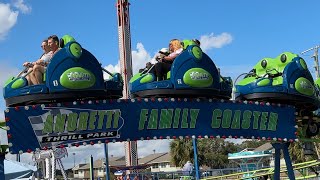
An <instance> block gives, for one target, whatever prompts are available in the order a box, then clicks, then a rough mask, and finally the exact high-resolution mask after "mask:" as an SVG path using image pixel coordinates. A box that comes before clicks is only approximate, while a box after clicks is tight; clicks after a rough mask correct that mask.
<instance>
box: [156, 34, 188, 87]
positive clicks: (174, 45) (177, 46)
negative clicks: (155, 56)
mask: <svg viewBox="0 0 320 180" xmlns="http://www.w3.org/2000/svg"><path fill="white" fill-rule="evenodd" d="M169 51H170V54H169V55H168V56H165V57H163V58H162V59H159V62H158V63H157V64H155V74H156V76H157V80H158V81H162V80H164V79H165V75H166V74H167V72H169V71H170V69H171V65H172V63H173V61H174V59H175V58H176V57H177V56H178V55H179V54H180V53H181V52H182V51H183V48H182V46H181V42H180V41H179V40H178V39H172V40H171V41H170V43H169Z"/></svg>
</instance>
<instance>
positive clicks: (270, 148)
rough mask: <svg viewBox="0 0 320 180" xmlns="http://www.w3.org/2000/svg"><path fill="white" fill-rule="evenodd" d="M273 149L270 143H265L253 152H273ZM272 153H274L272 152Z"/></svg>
mask: <svg viewBox="0 0 320 180" xmlns="http://www.w3.org/2000/svg"><path fill="white" fill-rule="evenodd" d="M273 149H274V148H273V147H272V145H271V143H265V144H262V145H261V146H259V147H257V148H256V149H254V150H253V151H255V152H257V151H269V150H273ZM272 152H274V151H272Z"/></svg>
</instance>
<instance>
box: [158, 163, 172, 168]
mask: <svg viewBox="0 0 320 180" xmlns="http://www.w3.org/2000/svg"><path fill="white" fill-rule="evenodd" d="M168 165H169V163H167V162H165V163H160V165H159V167H160V168H166V167H167V166H168ZM169 167H170V166H169Z"/></svg>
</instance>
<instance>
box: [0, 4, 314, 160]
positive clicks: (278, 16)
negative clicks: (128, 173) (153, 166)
mask: <svg viewBox="0 0 320 180" xmlns="http://www.w3.org/2000/svg"><path fill="white" fill-rule="evenodd" d="M130 3H131V6H130V18H131V35H132V40H131V41H132V55H133V56H132V57H133V69H134V71H136V70H137V69H139V68H141V67H143V66H144V64H145V62H147V61H150V60H151V59H152V58H153V57H154V55H155V53H156V52H157V51H158V50H159V49H161V48H162V47H166V46H167V45H168V42H169V40H170V39H172V38H178V39H191V38H197V39H199V40H200V41H201V43H202V46H201V47H202V49H203V50H205V52H206V53H207V54H208V55H209V56H210V57H211V58H212V59H213V60H214V62H215V63H216V65H217V66H218V67H220V68H221V73H222V74H223V75H226V76H231V77H233V78H235V77H236V76H237V75H239V74H241V73H243V72H247V71H248V70H250V69H251V68H252V67H253V66H254V64H255V63H256V62H257V61H258V60H260V59H262V58H264V57H276V56H277V55H279V54H280V53H281V52H284V51H291V52H294V53H300V52H302V51H303V50H305V49H308V48H310V47H313V46H316V45H318V44H319V36H320V33H319V32H320V31H319V23H318V17H319V15H318V9H319V7H320V1H318V0H309V1H303V0H281V1H279V0H268V1H261V0H260V1H258V0H242V1H235V0H199V1H191V0H161V1H157V0H152V1H142V0H140V1H139V0H130ZM115 4H116V1H115V0H108V1H85V0H79V1H71V0H55V1H47V0H41V1H36V0H0V68H1V71H0V85H2V86H3V84H4V81H5V80H6V79H7V78H8V77H9V76H11V75H15V74H17V73H18V72H19V70H22V63H23V62H25V61H32V60H36V59H37V58H38V57H39V56H40V55H41V54H42V52H41V49H40V44H41V41H42V40H43V39H45V38H47V37H48V36H49V35H52V34H56V35H58V36H59V37H61V36H63V35H64V34H70V35H73V36H74V37H75V38H76V40H77V41H78V42H79V43H80V44H81V45H82V46H83V47H84V48H86V49H87V50H89V51H90V52H92V53H93V54H94V55H95V56H96V57H97V59H99V60H100V61H101V62H102V64H103V65H104V66H106V67H108V68H109V69H111V70H118V69H119V65H118V59H119V53H118V52H119V51H118V32H117V31H118V30H117V16H116V8H115ZM310 55H312V53H311V52H310V53H309V54H308V55H305V56H303V57H304V58H305V59H306V61H307V62H308V64H309V68H310V67H311V66H312V63H313V61H312V59H311V58H310ZM312 72H313V71H312ZM1 92H2V91H1ZM0 108H1V109H4V108H5V105H4V101H3V100H0ZM0 118H1V119H3V113H1V115H0ZM2 135H3V133H2ZM2 142H3V141H2ZM150 144H152V143H150ZM157 144H158V146H156V148H157V149H156V151H157V152H161V151H166V150H168V142H166V141H158V142H157ZM122 147H123V145H122V144H120V143H116V144H114V145H110V151H111V154H114V155H118V154H117V153H119V151H118V150H117V149H119V148H122ZM139 147H141V149H142V150H141V151H140V152H141V153H140V152H139V155H145V154H148V153H149V152H150V153H151V152H152V150H153V149H155V148H154V147H155V146H154V147H150V145H148V143H145V142H142V143H139ZM90 148H91V149H92V152H94V151H95V149H96V148H101V147H90ZM90 148H86V147H83V148H80V149H77V150H72V149H71V150H70V152H71V153H72V152H74V151H77V153H79V154H80V155H83V156H85V155H84V154H88V152H87V153H84V152H83V153H81V149H84V150H83V151H89V150H90ZM150 148H151V149H150ZM113 152H114V153H113ZM109 154H110V153H109ZM100 156H101V157H102V156H103V153H101V154H99V155H96V158H97V157H100ZM26 159H27V158H26ZM79 161H80V160H79ZM70 162H73V160H72V159H71V160H70V159H69V160H66V163H69V164H70ZM77 162H78V161H77Z"/></svg>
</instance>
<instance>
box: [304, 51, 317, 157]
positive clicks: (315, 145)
mask: <svg viewBox="0 0 320 180" xmlns="http://www.w3.org/2000/svg"><path fill="white" fill-rule="evenodd" d="M319 48H320V46H319V45H317V46H315V47H312V48H309V49H307V50H305V51H302V52H301V54H305V53H307V52H309V51H312V50H314V53H313V56H311V58H314V69H315V73H316V79H318V78H319V77H320V72H319V59H318V57H319V56H318V50H319ZM313 144H314V148H315V150H316V153H317V157H318V159H319V158H320V152H319V150H318V143H316V142H314V143H313Z"/></svg>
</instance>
